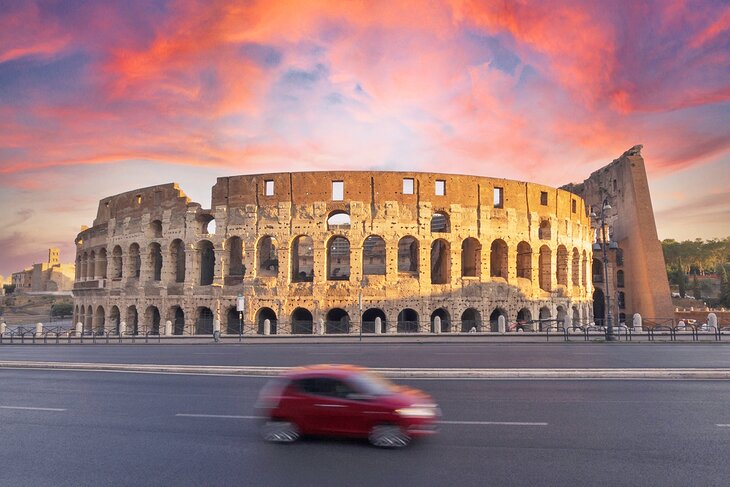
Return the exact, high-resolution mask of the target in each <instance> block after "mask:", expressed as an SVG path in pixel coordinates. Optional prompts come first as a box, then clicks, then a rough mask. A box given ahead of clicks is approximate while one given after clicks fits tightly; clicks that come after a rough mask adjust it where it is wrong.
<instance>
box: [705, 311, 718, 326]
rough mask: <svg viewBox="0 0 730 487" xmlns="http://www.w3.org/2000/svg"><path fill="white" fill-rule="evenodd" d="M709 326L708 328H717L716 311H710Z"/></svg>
mask: <svg viewBox="0 0 730 487" xmlns="http://www.w3.org/2000/svg"><path fill="white" fill-rule="evenodd" d="M707 328H708V329H712V328H715V329H717V315H716V314H715V313H710V314H708V315H707Z"/></svg>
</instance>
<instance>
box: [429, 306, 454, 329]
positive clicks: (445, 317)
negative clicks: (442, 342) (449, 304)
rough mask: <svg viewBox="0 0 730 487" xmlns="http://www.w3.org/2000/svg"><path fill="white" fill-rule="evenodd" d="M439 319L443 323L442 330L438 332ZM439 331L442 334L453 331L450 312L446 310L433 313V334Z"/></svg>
mask: <svg viewBox="0 0 730 487" xmlns="http://www.w3.org/2000/svg"><path fill="white" fill-rule="evenodd" d="M437 317H438V318H439V320H440V321H441V329H440V330H436V318H437ZM437 331H439V332H441V333H448V332H450V331H451V316H450V315H449V312H448V311H446V310H445V309H444V308H438V309H437V310H435V311H434V312H433V313H431V333H436V332H437Z"/></svg>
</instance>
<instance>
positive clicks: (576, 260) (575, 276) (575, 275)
mask: <svg viewBox="0 0 730 487" xmlns="http://www.w3.org/2000/svg"><path fill="white" fill-rule="evenodd" d="M571 268H572V271H573V272H572V281H573V286H580V253H579V252H578V249H576V248H575V247H573V262H572V265H571Z"/></svg>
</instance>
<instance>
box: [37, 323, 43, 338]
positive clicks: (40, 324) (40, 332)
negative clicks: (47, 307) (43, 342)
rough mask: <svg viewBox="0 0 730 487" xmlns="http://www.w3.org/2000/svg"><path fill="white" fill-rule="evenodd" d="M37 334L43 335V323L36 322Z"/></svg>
mask: <svg viewBox="0 0 730 487" xmlns="http://www.w3.org/2000/svg"><path fill="white" fill-rule="evenodd" d="M35 334H36V335H43V323H36V324H35Z"/></svg>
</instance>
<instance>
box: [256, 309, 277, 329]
mask: <svg viewBox="0 0 730 487" xmlns="http://www.w3.org/2000/svg"><path fill="white" fill-rule="evenodd" d="M266 320H269V334H270V335H276V332H277V328H276V313H275V312H274V310H273V309H271V308H261V309H260V310H258V312H257V313H256V323H257V325H258V328H257V330H256V333H258V334H259V335H263V334H264V321H266Z"/></svg>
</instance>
